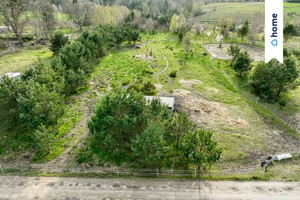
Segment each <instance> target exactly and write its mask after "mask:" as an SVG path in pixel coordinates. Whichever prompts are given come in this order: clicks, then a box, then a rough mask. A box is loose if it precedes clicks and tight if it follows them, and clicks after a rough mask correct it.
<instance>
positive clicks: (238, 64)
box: [233, 51, 253, 76]
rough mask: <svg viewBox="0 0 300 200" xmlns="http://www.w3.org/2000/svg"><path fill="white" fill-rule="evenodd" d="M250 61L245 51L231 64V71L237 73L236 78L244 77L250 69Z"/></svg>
mask: <svg viewBox="0 0 300 200" xmlns="http://www.w3.org/2000/svg"><path fill="white" fill-rule="evenodd" d="M252 61H253V60H252V59H251V57H250V55H249V54H248V52H247V51H244V52H241V53H239V54H238V55H237V57H236V59H235V61H234V62H233V69H234V70H235V71H236V72H237V74H238V76H244V75H245V74H246V73H247V72H248V71H250V70H251V69H252V65H251V63H252Z"/></svg>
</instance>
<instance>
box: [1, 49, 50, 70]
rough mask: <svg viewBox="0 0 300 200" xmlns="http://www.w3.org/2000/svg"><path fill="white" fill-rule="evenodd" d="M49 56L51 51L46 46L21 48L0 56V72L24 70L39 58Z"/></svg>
mask: <svg viewBox="0 0 300 200" xmlns="http://www.w3.org/2000/svg"><path fill="white" fill-rule="evenodd" d="M51 56H52V53H51V51H50V50H49V48H48V47H45V48H42V49H35V50H28V49H22V50H21V51H20V52H17V53H13V54H8V55H5V56H2V57H0V74H6V73H8V72H24V71H25V70H26V69H28V68H29V67H30V66H31V65H32V64H33V63H34V62H35V61H37V60H38V59H39V58H40V59H47V58H50V57H51Z"/></svg>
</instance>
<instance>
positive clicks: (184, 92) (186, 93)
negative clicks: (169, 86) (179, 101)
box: [173, 89, 191, 97]
mask: <svg viewBox="0 0 300 200" xmlns="http://www.w3.org/2000/svg"><path fill="white" fill-rule="evenodd" d="M173 94H174V95H175V96H178V97H187V96H189V95H190V94H191V91H189V90H184V89H175V90H174V92H173Z"/></svg>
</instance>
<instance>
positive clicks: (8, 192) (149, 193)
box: [0, 177, 300, 200]
mask: <svg viewBox="0 0 300 200" xmlns="http://www.w3.org/2000/svg"><path fill="white" fill-rule="evenodd" d="M299 197H300V183H299V182H298V183H293V182H287V183H284V182H231V181H223V182H222V181H220V182H214V181H192V180H160V179H83V178H49V177H47V178H46V177H45V178H41V177H39V178H38V177H0V200H4V199H5V200H16V199H20V200H41V199H43V200H54V199H55V200H83V199H85V200H96V199H97V200H99V199H106V200H108V199H110V200H112V199H151V200H154V199H180V200H185V199H186V200H191V199H198V200H200V199H203V200H204V199H205V200H209V199H218V200H219V199H220V200H225V199H226V200H229V199H230V200H238V199H247V200H296V199H297V200H298V199H299Z"/></svg>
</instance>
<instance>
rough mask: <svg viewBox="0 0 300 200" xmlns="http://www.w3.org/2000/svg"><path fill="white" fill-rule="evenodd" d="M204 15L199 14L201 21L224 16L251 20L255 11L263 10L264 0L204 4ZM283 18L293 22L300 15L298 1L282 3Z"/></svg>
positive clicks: (209, 20)
mask: <svg viewBox="0 0 300 200" xmlns="http://www.w3.org/2000/svg"><path fill="white" fill-rule="evenodd" d="M205 11H206V12H207V13H206V14H205V15H201V16H200V17H199V19H200V20H201V21H207V22H209V23H214V22H216V21H218V20H219V19H220V18H222V17H225V18H228V19H234V18H236V17H240V18H241V20H242V21H245V20H246V19H249V20H251V19H252V18H253V17H254V14H256V13H264V12H265V4H264V2H252V3H251V2H232V3H215V4H208V5H206V6H205ZM284 14H285V15H286V16H285V20H287V21H288V22H294V21H295V20H296V19H297V18H299V16H300V3H284Z"/></svg>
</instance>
